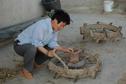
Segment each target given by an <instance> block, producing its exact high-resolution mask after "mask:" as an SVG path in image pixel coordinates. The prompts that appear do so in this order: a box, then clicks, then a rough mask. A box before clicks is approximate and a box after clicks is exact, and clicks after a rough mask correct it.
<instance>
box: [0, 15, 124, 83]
mask: <svg viewBox="0 0 126 84" xmlns="http://www.w3.org/2000/svg"><path fill="white" fill-rule="evenodd" d="M71 17H72V20H73V23H72V24H71V25H70V26H67V27H66V28H65V29H64V30H63V31H61V32H60V33H59V43H60V44H61V45H64V46H66V47H76V48H80V47H81V48H82V47H84V48H86V49H88V50H90V51H91V52H95V53H99V54H100V56H101V60H102V62H103V67H102V71H101V72H100V73H99V74H98V76H97V77H96V79H90V78H86V79H79V80H78V81H77V82H76V83H74V82H73V80H72V79H66V78H59V79H54V78H53V74H52V73H50V72H49V71H48V69H47V68H46V67H45V68H43V69H40V70H36V71H35V73H34V79H33V80H26V79H24V78H22V77H20V76H17V77H16V78H15V79H12V80H7V81H6V82H5V83H4V84H117V81H118V79H119V78H120V77H121V75H122V74H123V73H125V72H126V61H125V60H126V57H125V56H126V54H125V52H126V39H122V40H121V41H119V42H115V43H111V42H106V43H103V44H97V43H94V42H85V41H83V40H82V36H81V35H80V34H79V27H80V26H81V25H82V24H83V23H89V24H92V23H96V22H97V21H100V22H105V23H110V22H113V24H114V25H116V26H122V27H123V29H122V32H123V34H124V37H126V33H125V32H126V28H125V27H126V15H120V14H100V13H89V14H87V13H71ZM0 57H1V59H0V66H1V67H9V68H15V65H16V62H14V61H13V60H15V59H16V60H22V58H20V57H19V56H17V55H16V54H15V53H14V51H13V47H12V44H10V45H8V46H6V47H3V48H0Z"/></svg>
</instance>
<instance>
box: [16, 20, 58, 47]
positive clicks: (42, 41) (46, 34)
mask: <svg viewBox="0 0 126 84" xmlns="http://www.w3.org/2000/svg"><path fill="white" fill-rule="evenodd" d="M16 40H19V41H20V42H19V45H22V44H26V43H31V44H32V45H35V46H36V47H39V46H45V45H48V47H50V48H55V47H57V46H59V45H58V43H57V32H54V31H53V29H52V26H51V19H50V18H46V19H44V20H40V21H38V22H36V23H35V24H33V25H31V26H29V27H28V28H26V29H25V30H24V31H23V32H22V33H20V34H19V35H18V37H17V38H16Z"/></svg>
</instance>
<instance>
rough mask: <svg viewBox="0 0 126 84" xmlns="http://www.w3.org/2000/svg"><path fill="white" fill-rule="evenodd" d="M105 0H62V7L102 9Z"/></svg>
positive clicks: (66, 8)
mask: <svg viewBox="0 0 126 84" xmlns="http://www.w3.org/2000/svg"><path fill="white" fill-rule="evenodd" d="M103 1H104V0H61V4H62V8H64V9H65V10H68V11H77V10H82V11H86V12H88V11H97V10H98V11H102V10H103Z"/></svg>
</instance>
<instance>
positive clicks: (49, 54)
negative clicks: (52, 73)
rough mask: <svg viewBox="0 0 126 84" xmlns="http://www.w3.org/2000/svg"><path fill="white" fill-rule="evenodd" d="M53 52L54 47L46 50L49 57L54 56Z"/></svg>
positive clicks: (54, 50)
mask: <svg viewBox="0 0 126 84" xmlns="http://www.w3.org/2000/svg"><path fill="white" fill-rule="evenodd" d="M55 52H56V49H53V50H49V51H48V56H49V57H54V54H55Z"/></svg>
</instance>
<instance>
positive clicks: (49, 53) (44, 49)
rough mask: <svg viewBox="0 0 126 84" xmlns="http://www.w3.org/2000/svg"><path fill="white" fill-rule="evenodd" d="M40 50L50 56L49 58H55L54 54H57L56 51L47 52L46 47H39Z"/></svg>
mask: <svg viewBox="0 0 126 84" xmlns="http://www.w3.org/2000/svg"><path fill="white" fill-rule="evenodd" d="M38 50H39V51H40V52H42V53H44V54H45V55H47V56H49V57H53V56H54V53H55V49H54V50H49V51H48V50H47V49H46V48H44V47H38Z"/></svg>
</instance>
